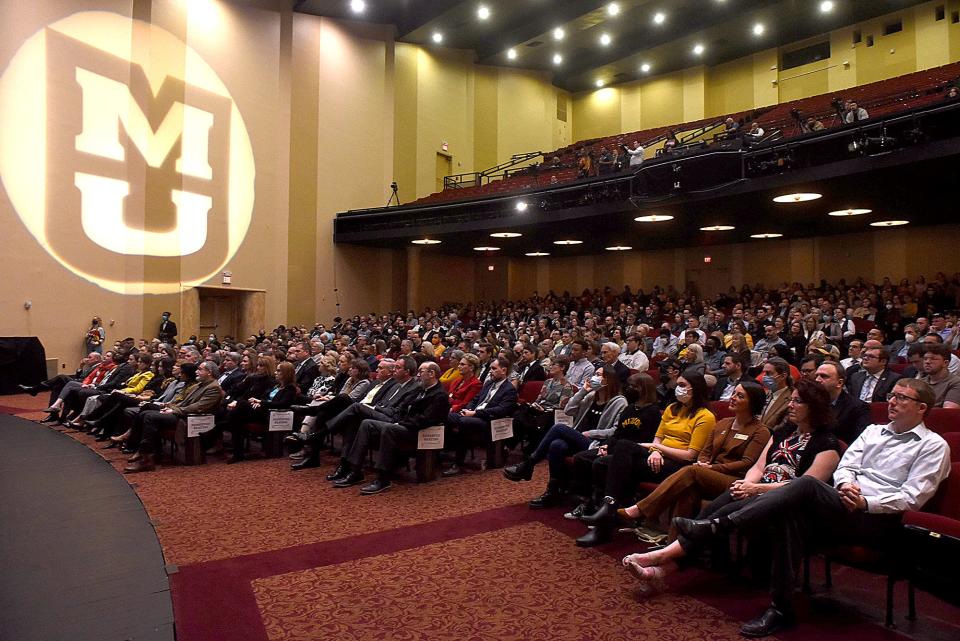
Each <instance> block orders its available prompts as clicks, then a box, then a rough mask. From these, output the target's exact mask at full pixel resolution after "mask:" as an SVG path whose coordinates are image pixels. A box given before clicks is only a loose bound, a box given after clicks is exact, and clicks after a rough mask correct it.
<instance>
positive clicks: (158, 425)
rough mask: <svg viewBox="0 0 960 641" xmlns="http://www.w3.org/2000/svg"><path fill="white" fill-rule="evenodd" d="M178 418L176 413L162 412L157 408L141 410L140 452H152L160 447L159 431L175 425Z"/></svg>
mask: <svg viewBox="0 0 960 641" xmlns="http://www.w3.org/2000/svg"><path fill="white" fill-rule="evenodd" d="M179 420H180V418H179V417H178V416H177V415H176V414H164V413H162V412H160V411H159V410H147V411H145V412H141V416H140V422H141V425H142V426H143V432H142V434H141V436H140V453H141V454H153V453H155V452H157V451H158V450H159V449H160V432H161V431H162V430H164V429H167V428H171V427H174V428H175V427H176V426H177V421H179Z"/></svg>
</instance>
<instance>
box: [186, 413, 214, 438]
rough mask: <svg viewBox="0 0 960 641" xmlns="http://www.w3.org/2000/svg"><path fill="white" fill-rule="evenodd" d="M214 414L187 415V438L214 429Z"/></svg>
mask: <svg viewBox="0 0 960 641" xmlns="http://www.w3.org/2000/svg"><path fill="white" fill-rule="evenodd" d="M213 423H214V419H213V414H201V415H199V416H188V417H187V438H193V437H195V436H200V435H201V434H203V433H204V432H209V431H210V430H212V429H213Z"/></svg>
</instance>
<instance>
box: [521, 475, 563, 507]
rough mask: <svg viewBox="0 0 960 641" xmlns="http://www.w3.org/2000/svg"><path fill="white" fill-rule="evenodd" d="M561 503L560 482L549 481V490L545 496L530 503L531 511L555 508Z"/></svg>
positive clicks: (542, 495) (545, 492)
mask: <svg viewBox="0 0 960 641" xmlns="http://www.w3.org/2000/svg"><path fill="white" fill-rule="evenodd" d="M559 502H560V481H558V480H557V479H550V480H549V481H547V489H546V491H544V493H543V494H541V495H540V496H538V497H537V498H535V499H533V500H532V501H530V503H529V505H530V509H531V510H541V509H543V508H545V507H553V506H554V505H556V504H557V503H559Z"/></svg>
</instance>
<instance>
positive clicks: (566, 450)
mask: <svg viewBox="0 0 960 641" xmlns="http://www.w3.org/2000/svg"><path fill="white" fill-rule="evenodd" d="M589 447H590V439H588V438H587V437H586V436H584V435H583V434H581V433H580V432H578V431H577V430H575V429H573V428H572V427H570V426H568V425H561V424H559V423H557V424H556V425H554V426H553V427H551V428H550V429H549V430H547V434H546V436H544V437H543V440H541V441H540V445H538V446H537V449H536V450H534V452H533V454H532V455H531V456H530V461H531V462H533V463H539V462H540V461H542V460H543V459H547V464H548V465H549V466H550V478H551V479H557V480H559V479H562V478H564V477H565V476H566V468H565V465H564V460H565V459H566V458H567V457H568V456H573V455H574V454H576V453H577V452H582V451H583V450H585V449H587V448H589Z"/></svg>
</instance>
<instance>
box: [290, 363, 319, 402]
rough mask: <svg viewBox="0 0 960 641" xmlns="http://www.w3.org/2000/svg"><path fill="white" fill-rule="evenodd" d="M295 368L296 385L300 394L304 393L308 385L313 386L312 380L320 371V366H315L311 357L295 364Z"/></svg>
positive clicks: (308, 387)
mask: <svg viewBox="0 0 960 641" xmlns="http://www.w3.org/2000/svg"><path fill="white" fill-rule="evenodd" d="M295 367H297V368H298V370H297V387H299V388H300V392H301V393H302V394H306V393H307V391H308V390H309V389H310V387H312V386H313V381H314V379H315V378H317V375H318V374H319V373H320V368H319V367H317V363H316V361H314V360H313V359H312V358H307V359H306V360H304V361H303V363H301V364H300V365H296V366H295Z"/></svg>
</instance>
